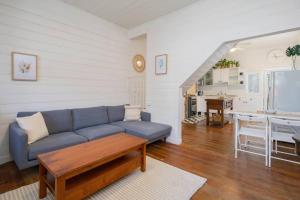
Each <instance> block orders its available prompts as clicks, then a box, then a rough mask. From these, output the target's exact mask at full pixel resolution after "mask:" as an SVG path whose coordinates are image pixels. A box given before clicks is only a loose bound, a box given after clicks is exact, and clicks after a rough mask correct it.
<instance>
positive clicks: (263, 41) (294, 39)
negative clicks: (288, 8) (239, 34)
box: [236, 30, 300, 49]
mask: <svg viewBox="0 0 300 200" xmlns="http://www.w3.org/2000/svg"><path fill="white" fill-rule="evenodd" d="M297 43H300V30H299V31H291V32H286V33H280V34H275V35H269V36H264V37H258V38H253V39H249V40H243V41H241V42H239V43H237V44H236V47H238V48H244V49H255V48H260V47H267V46H274V45H277V46H279V45H295V44H297Z"/></svg>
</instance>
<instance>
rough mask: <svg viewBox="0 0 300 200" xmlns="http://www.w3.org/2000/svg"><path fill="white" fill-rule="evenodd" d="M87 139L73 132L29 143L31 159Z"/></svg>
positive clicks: (29, 156)
mask: <svg viewBox="0 0 300 200" xmlns="http://www.w3.org/2000/svg"><path fill="white" fill-rule="evenodd" d="M86 141H87V139H86V138H85V137H82V136H80V135H77V134H76V133H73V132H64V133H60V134H53V135H50V136H48V137H45V138H43V139H41V140H38V141H36V142H34V143H32V144H30V145H28V158H29V160H34V159H37V155H38V154H41V153H46V152H50V151H54V150H58V149H62V148H65V147H68V146H72V145H75V144H80V143H83V142H86Z"/></svg>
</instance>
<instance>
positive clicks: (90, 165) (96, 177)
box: [38, 133, 147, 200]
mask: <svg viewBox="0 0 300 200" xmlns="http://www.w3.org/2000/svg"><path fill="white" fill-rule="evenodd" d="M146 142H147V141H146V140H145V139H142V138H139V137H135V136H132V135H128V134H125V133H120V134H115V135H112V136H108V137H105V138H102V139H98V140H94V141H91V142H87V143H83V144H79V145H75V146H72V147H67V148H64V149H61V150H57V151H53V152H49V153H45V154H40V155H38V159H39V162H40V165H39V187H40V191H39V197H40V198H45V197H46V195H47V188H48V189H49V190H50V191H51V192H52V193H53V194H54V195H55V198H56V199H57V200H61V199H72V200H73V199H83V198H85V197H87V196H89V195H90V194H92V193H94V192H96V191H98V190H99V189H101V188H103V187H105V186H107V185H109V184H111V183H112V182H114V181H116V180H118V179H120V178H121V177H123V176H125V175H128V174H129V173H131V172H132V171H134V170H135V169H137V168H139V167H140V168H141V171H142V172H144V171H145V170H146Z"/></svg>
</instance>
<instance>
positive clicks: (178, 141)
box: [167, 137, 182, 145]
mask: <svg viewBox="0 0 300 200" xmlns="http://www.w3.org/2000/svg"><path fill="white" fill-rule="evenodd" d="M167 142H168V143H171V144H177V145H180V144H181V143H182V139H181V138H172V137H168V138H167Z"/></svg>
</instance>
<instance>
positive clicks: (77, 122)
mask: <svg viewBox="0 0 300 200" xmlns="http://www.w3.org/2000/svg"><path fill="white" fill-rule="evenodd" d="M72 113H73V129H74V130H78V129H82V128H86V127H90V126H96V125H101V124H107V123H109V120H108V115H107V107H106V106H100V107H92V108H78V109H73V110H72Z"/></svg>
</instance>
